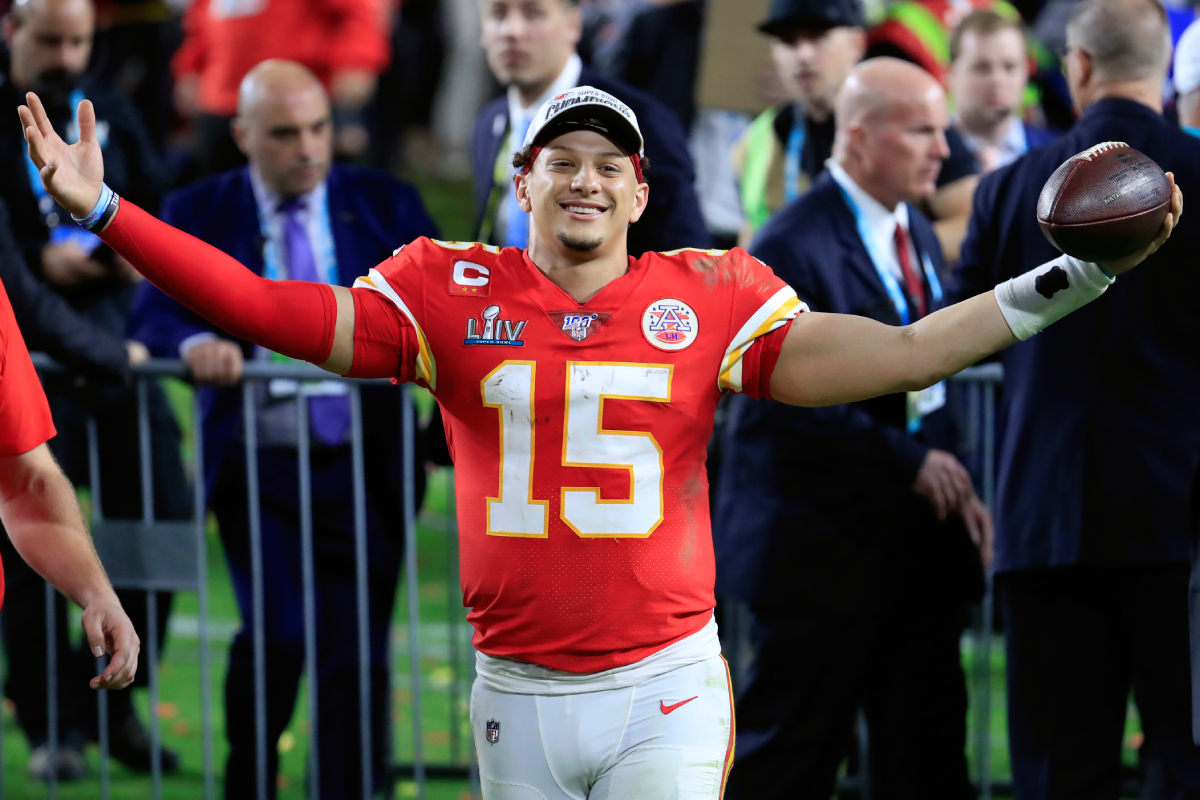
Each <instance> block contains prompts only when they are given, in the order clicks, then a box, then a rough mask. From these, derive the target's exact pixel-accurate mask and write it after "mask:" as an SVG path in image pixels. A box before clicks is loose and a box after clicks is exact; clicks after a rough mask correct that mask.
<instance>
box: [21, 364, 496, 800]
mask: <svg viewBox="0 0 1200 800" xmlns="http://www.w3.org/2000/svg"><path fill="white" fill-rule="evenodd" d="M34 363H35V365H36V366H37V368H38V369H39V371H42V372H61V371H63V369H62V367H60V366H59V365H58V364H56V363H55V362H54V361H52V360H51V359H49V358H47V357H45V356H44V355H41V354H34ZM132 372H133V373H134V378H133V379H134V381H135V382H136V387H137V401H138V407H137V422H138V436H139V439H138V441H139V452H138V455H139V459H138V463H139V465H140V475H141V478H142V480H141V490H142V495H141V496H142V518H141V519H140V520H109V519H105V518H104V516H103V512H102V505H101V497H102V492H103V477H104V476H102V475H101V474H100V473H101V470H100V455H99V441H98V440H99V437H98V433H97V422H96V419H95V417H94V416H89V419H88V423H87V438H88V465H89V480H90V486H91V497H92V503H91V506H92V524H91V529H92V537H93V540H94V542H95V546H96V551H97V553H98V554H99V556H100V560H101V562H102V563H103V564H104V566H105V569H106V570H107V571H108V575H109V578H110V579H111V581H112V583H113V586H114V587H116V588H118V589H132V590H141V591H146V592H147V593H146V603H147V618H148V620H149V622H148V626H147V630H145V631H143V632H142V648H143V651H142V661H141V665H140V667H139V669H144V670H146V671H147V674H148V678H149V705H150V711H151V713H150V749H151V758H150V763H151V793H152V797H153V798H154V800H159V798H161V797H162V793H163V779H162V772H161V759H160V754H161V750H162V738H161V720H160V718H159V702H158V700H159V666H160V654H159V653H158V647H157V642H158V631H157V630H156V626H157V619H158V616H157V608H156V605H155V604H156V602H157V597H156V595H155V592H158V591H172V592H195V593H196V594H197V606H198V618H197V636H198V639H199V651H200V705H201V717H202V721H201V729H202V731H201V737H202V751H203V775H204V778H203V780H204V795H203V796H204V797H205V798H206V800H212V799H213V798H215V797H216V796H217V781H216V766H215V764H214V755H213V753H214V747H213V736H214V729H213V711H212V703H213V693H212V660H211V654H210V648H211V637H210V620H209V608H208V606H209V598H208V563H207V549H206V526H207V513H206V509H205V495H204V440H203V425H202V414H201V407H200V400H199V395H198V393H193V395H192V399H191V415H192V422H193V424H192V430H193V439H192V447H191V450H192V463H191V467H192V469H191V471H192V473H193V487H194V488H193V492H194V506H195V513H194V519H193V520H192V521H188V522H172V521H163V520H156V519H155V516H154V486H153V481H154V470H153V467H152V459H151V443H150V414H149V408H148V403H147V388H146V387H147V381H150V380H155V379H158V378H163V377H175V378H185V377H187V371H186V368H185V366H184V365H183V363H182V362H179V361H173V360H158V359H152V360H150V361H148V362H146V363H144V364H141V365H139V366H137V367H135V368H134V369H133V370H132ZM242 378H243V380H242V386H241V392H242V400H243V402H242V407H243V415H242V425H243V427H242V432H243V437H244V438H243V441H244V443H245V452H246V476H247V494H248V498H247V500H248V506H249V520H248V522H249V532H250V559H251V566H250V569H251V584H252V607H253V618H252V620H250V621H249V625H250V628H251V632H252V639H253V651H254V662H253V667H254V687H255V692H254V697H255V708H254V718H255V759H256V780H255V794H256V797H257V798H259V800H266V798H267V796H268V793H267V777H268V776H267V753H268V750H267V748H268V747H269V746H274V743H269V742H267V731H266V716H267V708H266V692H265V686H266V680H267V676H266V659H265V645H266V631H265V619H264V608H265V606H264V594H263V593H264V586H263V550H262V528H261V508H260V502H259V493H258V490H259V470H258V459H257V457H256V453H257V449H258V441H257V433H258V427H257V421H256V409H257V406H256V403H255V402H254V387H255V385H256V384H259V383H263V382H266V381H271V380H276V379H285V380H292V381H298V382H302V381H329V380H339V381H342V382H344V383H345V384H346V386H347V395H348V397H349V400H350V409H351V419H350V439H351V445H350V448H351V463H352V470H353V475H352V478H353V517H354V520H353V523H354V524H353V530H354V567H355V604H356V619H355V623H356V626H357V640H358V653H357V656H358V706H359V723H360V725H359V737H360V744H361V747H360V764H359V768H360V772H361V781H362V797H363V798H364V800H366V799H367V798H370V797H371V796H373V795H372V792H371V786H372V764H371V753H372V742H371V737H372V725H371V717H372V711H373V710H372V707H371V706H372V704H371V689H370V667H371V664H370V649H369V641H368V625H369V618H368V614H369V594H368V564H367V533H366V519H367V510H366V488H365V487H366V481H365V469H364V462H363V449H364V447H363V441H364V440H363V422H362V398H361V390H360V387H361V386H362V385H363V384H367V383H376V384H388V382H387V381H358V380H350V379H344V378H338V377H337V376H332V375H330V374H329V373H326V372H324V371H322V370H320V369H318V368H316V367H313V366H311V365H308V364H270V363H257V362H248V363H247V364H246V365H245V367H244V369H243V374H242ZM301 386H303V384H301ZM299 397H300V400H301V401H300V402H297V410H298V413H297V456H298V458H297V462H298V475H297V480H298V484H299V486H298V488H299V497H300V508H299V516H300V546H301V580H302V586H303V610H302V613H303V622H304V672H305V675H306V676H308V677H307V679H306V687H307V691H306V700H307V703H306V705H307V713H308V719H307V728H308V731H309V732H310V736H309V742H308V761H309V763H308V765H307V766H308V774H307V779H308V780H307V787H308V788H307V796H308V797H310V798H314V800H315V798H317V797H318V796H319V786H320V783H319V780H318V778H319V752H318V743H317V736H316V732H317V731H318V730H319V728H318V725H319V720H318V718H317V712H318V703H317V695H318V686H317V681H316V680H314V679H313V676H315V675H316V674H317V650H316V591H315V573H316V568H315V564H314V555H313V513H312V499H313V493H312V469H311V465H310V463H309V457H310V453H311V441H310V433H309V424H308V413H309V409H308V405H309V404H308V398H307V396H306V395H305V394H304V392H303V390H301V392H300V393H299ZM399 397H400V401H399V407H398V408H397V410H396V412H397V414H398V415H400V417H401V426H400V430H401V441H400V442H398V443H397V445H398V446H400V447H401V448H402V457H403V463H404V465H405V470H404V484H403V486H402V487H400V488H401V489H402V503H403V506H402V507H403V511H404V520H405V523H404V524H405V529H404V537H405V538H404V552H403V562H404V576H403V582H404V584H405V588H406V600H407V606H408V625H407V639H408V660H409V678H408V679H409V682H410V691H411V706H410V709H411V719H412V732H413V733H412V754H413V758H412V762H411V763H408V764H395V763H389V765H388V770H387V776H386V778H385V785H384V786H377V787H376V793H380V792H382V793H384V794H385V795H386V796H388V797H391V796H393V792H394V787H393V783H394V782H395V779H397V778H400V777H411V778H412V779H413V781H414V785H415V796H416V797H417V798H424V797H425V789H426V778H427V775H428V774H433V775H436V776H439V777H461V778H468V777H475V778H476V781H475V785H477V771H476V769H475V767H474V763H473V761H474V759H473V756H474V748H473V747H472V748H469V749H468V754H469V756H470V757H471V762H470V763H467V764H461V763H457V761H458V755H459V754H460V753H461V752H462V750H463V748H462V747H461V741H460V740H461V731H460V727H461V723H460V714H459V706H460V704H461V699H462V698H461V692H462V688H463V686H464V685H469V684H467V683H466V682H465V681H463V680H462V677H463V676H461V675H460V674H459V672H460V670H459V666H460V650H459V642H460V638H461V637H460V635H459V631H460V629H461V627H462V626H463V625H464V623H465V617H464V612H463V609H462V607H461V596H460V595H458V594H457V583H458V579H457V555H456V554H457V541H456V537H457V530H456V528H455V526H454V522H453V520H454V515H453V503H452V502H451V513H450V514H449V515H448V516H447V518H446V520H445V523H446V524H445V528H446V529H447V530H446V532H447V533H448V534H450V536H451V537H452V538H454V539H455V541H453V542H451V544H450V552H451V555H452V557H451V558H450V561H451V564H450V570H449V571H450V576H449V577H450V578H451V581H450V582H451V585H450V587H449V589H448V599H449V600H450V601H451V602H450V605H449V609H448V614H447V622H448V631H449V637H448V638H449V654H450V668H451V670H452V678H451V681H450V684H449V689H450V693H451V696H450V703H449V706H450V722H451V731H450V741H451V744H452V746H451V753H452V754H453V755H454V756H455V758H454V759H453V761H454V762H455V763H447V764H437V765H426V763H425V754H424V746H423V741H424V740H423V727H424V718H423V714H422V703H421V700H422V676H421V659H422V655H421V641H420V639H421V636H420V620H419V597H418V573H417V541H416V540H417V531H416V523H417V513H416V484H415V470H416V469H421V468H423V465H419V464H416V463H415V460H416V453H415V447H414V442H415V436H416V431H417V418H416V411H415V408H414V403H413V397H412V393H411V391H410V389H409V387H402V389H401V391H400V392H399ZM452 490H453V484H452V483H451V491H452ZM55 595H56V592H55V590H54V589H53V587H51V586H50V585H49V584H46V595H45V597H46V609H47V614H46V635H47V640H46V642H47V646H46V658H47V692H46V695H47V696H46V706H47V715H48V722H49V730H48V736H49V742H48V745H49V749H50V763H51V765H52V766H53V765H56V764H57V763H58V748H59V744H60V743H59V737H60V734H61V732H60V731H59V729H58V718H59V709H58V703H59V691H60V689H61V687H59V686H58V685H57V683H58V681H57V675H58V672H57V663H56V662H57V659H58V657H59V654H58V651H57V642H58V639H57V631H56V625H57V622H56V618H55V613H54V609H55V603H56V597H55ZM106 661H107V657H105V658H102V659H97V669H98V670H100V669H102V668H103V666H104V665H105V664H106ZM388 663H389V665H392V664H393V661H392V657H391V655H390V653H389V656H388ZM468 670H469V671H470V672H473V670H472V669H470V668H468ZM391 672H392V670H391V669H390V668H389V691H388V698H389V713H388V718H387V725H386V726H385V727H386V729H387V730H388V732H389V744H390V740H391V739H392V738H393V737H391V736H390V732H391V719H392V716H391V713H390V708H391V703H392V702H393V701H394V698H393V695H392V692H391V687H390V678H391ZM467 677H469V678H473V675H468V676H467ZM97 695H98V700H97V702H98V714H99V739H100V741H99V746H100V768H99V797H100V798H102V800H107V798H108V797H109V796H110V794H111V786H110V784H111V778H110V764H109V741H108V725H107V712H108V708H107V706H108V697H107V692H106V691H100V692H97ZM2 752H3V743H2V741H0V753H2ZM389 752H390V751H389ZM2 768H3V764H2V762H0V800H3V797H4V794H5V792H4V786H3V780H2V776H3V772H2ZM55 773H56V770H55V769H54V768H52V769H51V770H50V777H49V782H48V793H49V797H51V798H56V797H57V794H58V791H57V790H58V786H57V778H56V774H55Z"/></svg>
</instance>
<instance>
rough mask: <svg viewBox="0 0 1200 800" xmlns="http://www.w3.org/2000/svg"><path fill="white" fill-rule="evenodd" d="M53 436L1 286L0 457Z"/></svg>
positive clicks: (34, 374) (47, 411) (46, 408)
mask: <svg viewBox="0 0 1200 800" xmlns="http://www.w3.org/2000/svg"><path fill="white" fill-rule="evenodd" d="M54 433H55V431H54V421H53V420H52V419H51V418H50V404H49V403H47V402H46V394H45V392H43V391H42V384H41V382H40V381H38V376H37V372H35V371H34V369H33V362H32V361H30V360H29V351H28V350H26V349H25V340H24V339H22V338H21V331H20V330H19V329H18V328H17V320H16V318H15V317H14V316H13V310H12V306H11V305H9V302H8V295H7V294H6V293H5V292H4V286H3V284H0V456H19V455H21V454H22V453H27V452H29V451H30V450H32V449H33V448H35V447H37V446H38V445H40V444H42V443H43V442H45V441H46V440H47V439H50V438H52V437H53V436H54ZM0 586H2V584H0Z"/></svg>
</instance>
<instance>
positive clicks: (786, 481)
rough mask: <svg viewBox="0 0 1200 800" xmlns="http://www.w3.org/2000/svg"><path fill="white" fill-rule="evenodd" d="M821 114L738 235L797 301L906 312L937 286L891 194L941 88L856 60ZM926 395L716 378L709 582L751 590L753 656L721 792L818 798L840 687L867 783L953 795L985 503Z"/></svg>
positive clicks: (893, 314) (911, 169)
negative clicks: (775, 393)
mask: <svg viewBox="0 0 1200 800" xmlns="http://www.w3.org/2000/svg"><path fill="white" fill-rule="evenodd" d="M836 119H837V132H836V137H835V143H834V155H833V158H832V159H830V161H829V162H828V167H827V169H826V170H825V171H823V172H822V173H821V174H820V176H819V177H817V179H816V180H815V182H814V183H813V186H812V188H811V190H810V191H809V192H808V193H806V194H805V195H804V196H803V197H801V198H800V199H799V200H797V201H795V202H793V203H792V204H791V205H788V206H785V207H784V208H783V209H782V210H781V211H780V212H779V213H778V214H777V215H776V216H775V217H774V218H773V219H772V220H771V221H770V222H769V223H768V224H767V225H766V226H765V227H764V228H763V230H762V232H761V234H760V236H759V238H758V239H757V240H756V242H755V244H754V246H753V248H752V252H753V253H754V255H755V256H756V257H758V258H759V259H761V260H763V261H764V262H766V263H768V264H771V265H772V267H773V268H774V269H775V272H776V274H777V275H779V276H780V277H781V278H783V279H784V280H786V281H787V282H788V283H789V284H791V286H792V287H793V288H794V289H795V290H796V293H797V294H798V295H799V296H800V298H801V299H802V300H804V301H805V302H806V303H808V305H809V307H810V308H811V309H812V310H814V311H822V312H835V313H842V314H856V315H860V316H865V317H870V318H872V319H875V320H878V321H880V322H884V323H886V324H888V325H901V324H907V323H909V322H914V321H916V320H917V319H918V318H920V317H922V316H924V315H926V314H927V313H929V312H930V311H933V310H935V309H936V308H937V307H939V306H940V304H941V299H942V293H941V288H940V286H939V284H938V278H937V276H938V272H939V270H940V269H941V266H942V260H941V249H940V247H939V246H938V240H937V237H936V235H935V233H934V231H933V226H932V225H931V224H930V222H929V220H928V219H926V218H925V217H924V216H923V215H922V214H921V212H920V211H918V210H917V209H916V208H915V207H913V206H912V205H911V203H912V202H913V201H917V200H920V199H921V198H924V197H928V196H929V195H930V194H932V193H933V191H934V190H935V186H936V183H935V182H936V178H937V173H938V169H939V168H940V165H941V161H942V160H943V159H945V158H946V156H947V154H948V152H949V150H948V147H947V145H946V139H945V128H946V126H947V124H948V119H947V116H946V108H945V96H944V95H943V93H942V91H941V89H940V87H939V86H938V84H937V83H936V81H935V80H934V79H933V78H932V77H931V76H930V75H928V74H927V73H925V72H924V71H922V70H921V69H920V68H919V67H917V66H915V65H912V64H909V63H906V62H902V61H899V60H896V59H875V60H873V61H869V62H866V63H864V64H862V65H860V66H859V67H857V68H855V70H854V71H853V72H851V74H850V77H849V78H848V79H847V81H846V83H845V84H844V86H843V88H842V91H841V92H840V93H839V95H838V101H837V105H836ZM944 397H945V391H944V386H941V385H939V386H935V387H932V388H931V389H930V390H926V391H925V392H922V393H919V394H918V395H917V396H914V397H909V396H906V395H904V394H892V395H887V396H884V397H879V398H876V399H874V400H868V401H864V402H859V403H851V404H844V405H835V406H828V407H825V408H819V409H803V408H795V407H791V406H785V405H783V404H782V403H776V402H771V401H755V400H745V401H743V400H742V399H741V398H740V397H735V398H733V403H732V406H731V408H730V411H729V423H728V425H727V427H726V438H725V447H724V462H723V463H722V465H721V473H720V481H719V484H718V494H717V504H716V521H715V524H714V526H713V531H714V538H715V542H716V553H717V593H718V595H719V596H721V597H724V598H734V599H738V600H741V601H743V602H748V603H749V604H750V605H751V608H752V611H753V613H754V627H753V639H754V645H755V661H754V664H753V666H752V667H751V669H750V674H749V676H748V681H747V685H746V686H745V687H744V688H743V689H742V693H741V695H740V697H739V698H738V705H737V717H738V747H737V753H736V756H735V758H736V760H735V761H734V765H733V771H732V772H731V774H730V778H729V789H728V794H727V797H729V798H731V799H736V800H741V798H755V800H760V799H762V798H781V799H782V798H789V799H790V798H821V800H824V799H825V798H828V797H830V795H831V794H832V793H833V789H834V782H835V779H836V776H837V770H838V766H839V764H840V763H841V761H842V759H843V758H844V757H845V755H846V750H847V746H848V744H849V741H850V734H851V728H852V726H853V724H854V718H855V713H856V711H857V710H858V709H859V708H860V707H861V708H863V709H864V710H865V713H866V718H867V724H868V729H869V731H870V738H871V750H870V770H871V779H872V786H873V788H874V791H876V792H878V793H879V795H880V796H885V797H891V798H909V797H911V798H916V797H937V798H943V799H947V800H953V799H954V798H964V799H965V798H970V797H972V796H973V793H972V790H971V786H970V781H969V780H968V776H967V764H966V758H965V755H964V746H965V743H966V710H967V696H966V687H965V683H964V679H963V673H962V667H961V663H960V656H959V649H958V642H959V637H960V636H961V634H962V631H963V628H964V627H965V624H966V622H967V619H968V617H967V609H968V606H969V605H970V604H971V603H973V602H975V601H976V600H978V598H979V597H980V596H981V594H982V588H983V583H982V571H981V569H980V554H979V553H978V552H977V551H976V549H975V547H974V546H973V545H972V538H973V537H974V538H976V539H977V541H978V542H979V543H980V544H981V545H982V547H983V550H984V557H985V558H986V557H987V548H988V540H989V537H990V525H991V521H990V519H989V517H988V514H987V511H986V509H984V508H983V506H982V504H981V503H980V501H979V499H978V498H977V497H976V496H975V493H974V489H973V488H972V485H971V480H970V477H969V476H968V475H967V472H966V470H965V469H964V468H963V467H962V465H961V464H959V462H958V460H957V459H956V458H955V457H954V456H953V455H951V454H950V453H949V452H947V451H945V450H942V449H936V448H934V447H933V445H932V441H934V440H935V439H936V438H937V437H936V436H935V435H934V432H933V430H932V429H934V428H935V427H937V425H938V424H943V425H944V420H937V419H936V418H937V417H939V416H944V414H939V413H937V409H938V408H939V407H940V406H942V405H943V404H944ZM946 438H949V437H946ZM964 520H965V523H966V524H965V525H964ZM967 528H969V529H970V530H968V529H967Z"/></svg>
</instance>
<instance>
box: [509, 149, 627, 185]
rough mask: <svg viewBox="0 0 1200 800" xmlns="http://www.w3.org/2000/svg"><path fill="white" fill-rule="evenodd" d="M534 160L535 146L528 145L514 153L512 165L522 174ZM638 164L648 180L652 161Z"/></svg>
mask: <svg viewBox="0 0 1200 800" xmlns="http://www.w3.org/2000/svg"><path fill="white" fill-rule="evenodd" d="M532 160H533V145H531V144H528V145H525V146H524V147H522V148H521V149H520V150H519V151H517V152H516V153H513V157H512V165H513V167H514V168H515V169H516V170H517V172H520V171H521V170H523V169H525V166H526V165H527V164H529V162H530V161H532ZM638 162H639V164H640V165H641V167H642V178H643V180H648V177H647V173H649V172H650V159H648V158H646V157H645V156H641V157H640V158H639V159H638Z"/></svg>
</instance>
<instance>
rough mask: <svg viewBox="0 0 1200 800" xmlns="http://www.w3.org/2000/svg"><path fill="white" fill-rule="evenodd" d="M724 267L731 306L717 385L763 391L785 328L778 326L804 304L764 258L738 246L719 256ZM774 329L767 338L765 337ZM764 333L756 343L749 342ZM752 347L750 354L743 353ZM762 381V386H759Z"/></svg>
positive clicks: (759, 394)
mask: <svg viewBox="0 0 1200 800" xmlns="http://www.w3.org/2000/svg"><path fill="white" fill-rule="evenodd" d="M723 260H725V261H726V262H727V263H726V264H725V265H724V269H725V271H726V272H727V273H728V274H729V275H730V276H731V282H732V283H733V292H732V298H731V302H732V308H731V310H730V315H729V332H728V338H727V340H726V341H727V342H728V345H727V346H726V348H725V358H724V360H723V361H722V362H721V372H720V376H719V378H718V383H719V385H720V387H721V389H722V390H725V391H730V392H746V393H747V394H750V395H751V396H752V397H767V396H769V394H770V393H769V388H770V384H771V372H772V371H773V370H774V369H775V362H776V361H778V359H779V350H780V348H781V347H782V346H783V338H784V336H785V335H786V331H783V330H782V329H783V328H784V327H785V326H787V324H788V323H789V322H790V321H791V320H793V319H795V318H796V316H797V315H798V314H800V313H801V312H804V311H807V310H808V306H806V305H804V303H802V302H800V298H798V297H796V293H795V292H794V291H793V290H792V288H791V287H790V286H788V285H787V284H786V283H784V282H783V280H782V279H780V278H779V277H778V276H776V275H775V273H774V272H773V271H772V270H771V268H770V267H768V266H767V265H766V264H764V263H762V262H761V261H759V260H758V259H756V258H754V257H753V256H751V255H750V254H749V253H747V252H746V251H745V250H742V249H741V248H734V249H733V250H730V251H729V252H728V253H726V254H725V256H724V257H723ZM772 332H780V333H778V335H775V336H772V337H771V338H770V340H769V341H766V340H765V337H767V336H768V334H772ZM760 339H764V342H763V346H762V347H756V346H755V343H756V342H758V341H759V340H760ZM752 351H756V352H755V353H754V357H753V358H752V359H750V360H747V359H746V356H747V355H748V354H749V353H751V352H752ZM763 387H766V388H765V389H764V388H763Z"/></svg>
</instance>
